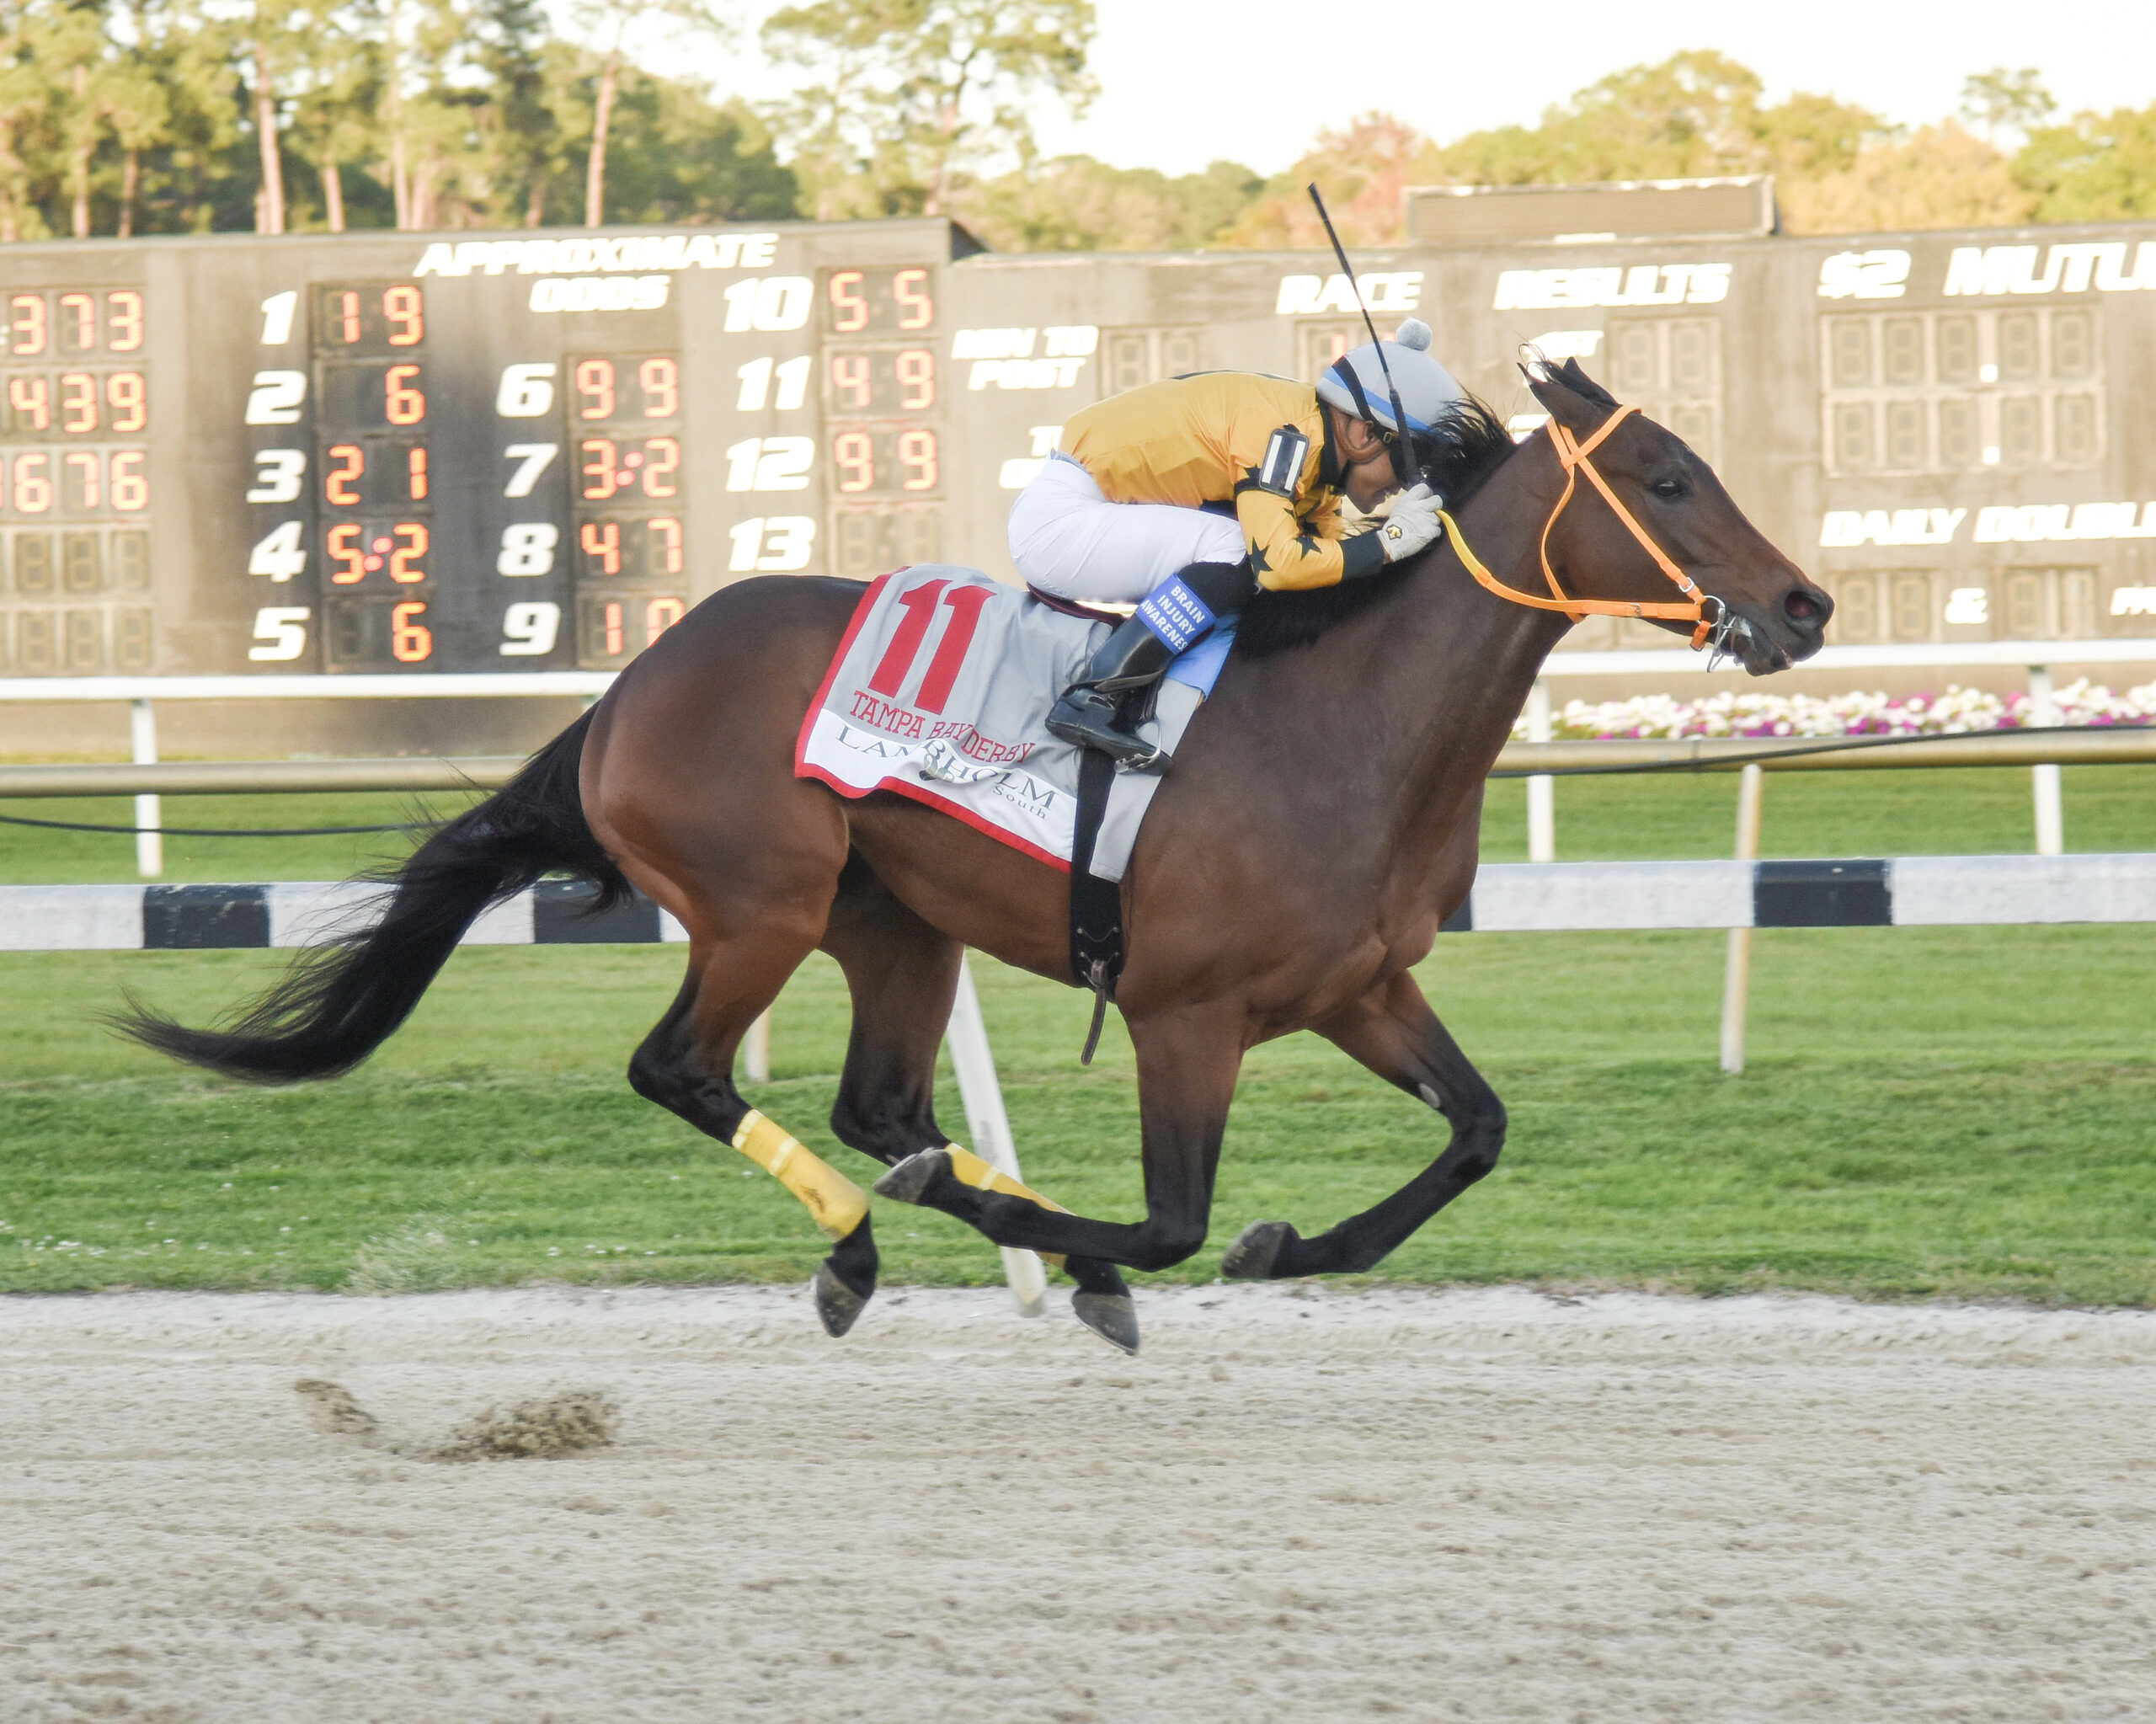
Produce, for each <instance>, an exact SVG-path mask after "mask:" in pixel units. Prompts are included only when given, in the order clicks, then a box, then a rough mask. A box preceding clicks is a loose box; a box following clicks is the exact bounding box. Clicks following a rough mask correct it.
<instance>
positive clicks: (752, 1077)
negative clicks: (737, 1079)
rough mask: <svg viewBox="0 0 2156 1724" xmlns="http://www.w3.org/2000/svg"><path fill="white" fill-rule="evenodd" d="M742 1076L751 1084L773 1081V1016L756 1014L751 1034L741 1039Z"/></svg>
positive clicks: (750, 1027)
mask: <svg viewBox="0 0 2156 1724" xmlns="http://www.w3.org/2000/svg"><path fill="white" fill-rule="evenodd" d="M741 1075H743V1076H744V1077H745V1078H747V1079H748V1080H749V1081H750V1083H769V1082H770V1081H771V1013H770V1012H769V1011H760V1012H758V1013H757V1014H756V1018H755V1022H753V1023H751V1024H750V1026H749V1033H748V1034H747V1035H745V1036H744V1037H743V1038H741Z"/></svg>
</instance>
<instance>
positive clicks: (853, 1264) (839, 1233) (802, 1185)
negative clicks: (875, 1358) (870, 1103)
mask: <svg viewBox="0 0 2156 1724" xmlns="http://www.w3.org/2000/svg"><path fill="white" fill-rule="evenodd" d="M808 953H809V942H808V941H806V940H803V941H800V942H798V943H797V942H782V941H779V940H777V939H776V938H772V937H766V938H763V939H761V940H759V941H757V942H754V943H753V944H751V943H750V942H742V941H736V942H730V943H728V944H727V945H723V946H718V947H698V946H691V948H690V958H689V974H688V977H687V979H686V980H685V981H684V982H683V983H682V985H681V991H680V994H679V995H676V996H675V1001H674V1004H673V1006H671V1008H670V1009H669V1011H667V1013H666V1016H665V1017H662V1018H661V1019H660V1020H659V1022H658V1024H657V1025H656V1026H655V1027H654V1028H653V1030H652V1032H651V1033H650V1034H649V1035H648V1036H646V1037H645V1038H644V1039H643V1044H642V1045H641V1046H640V1047H638V1049H637V1051H636V1053H635V1054H634V1055H633V1056H632V1058H631V1059H630V1061H629V1083H630V1085H631V1086H632V1087H633V1088H634V1089H635V1091H636V1092H637V1093H638V1095H640V1096H642V1097H644V1098H645V1099H646V1100H648V1101H652V1102H658V1103H659V1106H660V1107H662V1108H667V1109H669V1110H670V1111H671V1112H673V1113H678V1114H680V1116H681V1118H684V1119H686V1120H687V1121H688V1122H689V1124H691V1125H693V1126H695V1127H696V1129H697V1130H699V1131H701V1132H703V1133H705V1134H707V1135H709V1136H712V1137H715V1138H717V1139H718V1140H719V1141H720V1142H721V1143H723V1144H730V1145H732V1146H733V1147H734V1148H735V1149H737V1150H739V1151H740V1152H741V1153H742V1154H743V1155H744V1156H747V1157H748V1158H749V1159H750V1161H754V1162H755V1164H756V1165H757V1166H759V1167H761V1168H762V1169H763V1170H764V1171H765V1172H767V1173H769V1174H770V1175H771V1177H773V1178H775V1179H776V1180H777V1181H778V1182H779V1183H780V1184H782V1185H783V1186H784V1187H785V1188H787V1190H788V1191H790V1192H792V1193H793V1195H794V1196H795V1197H797V1198H799V1199H800V1200H801V1203H802V1206H803V1208H805V1209H807V1210H808V1211H809V1215H810V1217H811V1218H812V1219H813V1220H814V1221H815V1223H816V1225H818V1226H819V1228H821V1229H822V1230H823V1231H824V1234H825V1236H826V1237H827V1238H829V1239H830V1241H832V1249H831V1253H830V1256H829V1257H826V1258H825V1259H824V1261H823V1262H822V1264H821V1265H819V1267H818V1268H817V1271H816V1313H817V1315H818V1316H819V1317H821V1318H822V1319H823V1322H824V1326H825V1329H827V1330H828V1331H830V1333H832V1334H833V1335H843V1334H845V1333H846V1331H847V1330H848V1329H850V1328H851V1327H852V1326H853V1321H854V1319H855V1318H856V1317H857V1316H860V1315H861V1311H862V1307H863V1306H864V1305H867V1303H868V1300H869V1298H870V1296H871V1295H872V1294H874V1292H875V1291H876V1268H877V1257H876V1240H875V1235H874V1233H873V1231H872V1230H871V1229H870V1227H869V1222H868V1194H867V1193H866V1192H864V1191H862V1188H860V1187H859V1186H857V1185H856V1184H855V1183H854V1182H852V1181H851V1180H850V1179H848V1178H847V1177H846V1176H845V1175H844V1174H842V1173H841V1172H839V1171H838V1170H837V1169H836V1168H835V1167H833V1166H830V1164H829V1163H827V1162H826V1161H824V1160H823V1159H822V1158H821V1157H820V1156H817V1155H816V1154H815V1153H814V1151H813V1150H809V1148H807V1147H806V1146H805V1145H803V1144H801V1143H800V1142H798V1140H796V1139H795V1138H794V1137H793V1136H792V1134H790V1133H788V1132H787V1130H786V1129H785V1128H784V1127H783V1126H782V1125H780V1124H778V1122H777V1121H776V1120H774V1119H771V1118H766V1116H765V1115H763V1114H762V1113H758V1112H757V1111H756V1110H755V1108H751V1107H750V1105H749V1104H748V1102H746V1101H744V1099H743V1098H742V1096H741V1092H739V1090H737V1089H735V1088H734V1053H735V1050H736V1049H738V1048H739V1046H740V1044H741V1038H742V1037H743V1036H744V1034H745V1033H747V1031H748V1028H749V1026H750V1023H751V1022H754V1021H755V1017H756V1015H757V1014H758V1013H759V1012H760V1011H764V1010H765V1009H766V1007H768V1006H770V1004H771V1001H773V1000H774V999H775V998H776V997H777V995H778V990H779V989H780V987H781V986H782V985H783V984H784V983H785V980H786V979H787V976H788V975H790V974H792V971H793V969H794V967H795V966H796V965H797V964H798V963H800V961H801V960H802V958H804V957H806V956H807V955H808Z"/></svg>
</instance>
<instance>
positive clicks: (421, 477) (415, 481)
mask: <svg viewBox="0 0 2156 1724" xmlns="http://www.w3.org/2000/svg"><path fill="white" fill-rule="evenodd" d="M404 471H405V474H406V476H407V477H408V478H409V480H410V482H411V489H412V500H413V501H414V503H424V502H425V501H426V500H427V449H426V445H424V443H422V444H420V445H419V446H417V447H416V448H412V449H408V450H406V451H404Z"/></svg>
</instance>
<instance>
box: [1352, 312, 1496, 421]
mask: <svg viewBox="0 0 2156 1724" xmlns="http://www.w3.org/2000/svg"><path fill="white" fill-rule="evenodd" d="M1430 340H1431V334H1430V326H1429V325H1428V323H1424V322H1423V321H1422V319H1421V318H1408V319H1407V320H1406V322H1405V323H1401V326H1400V328H1398V329H1396V330H1395V331H1394V332H1393V339H1391V340H1390V341H1388V342H1386V343H1385V364H1386V365H1387V366H1390V367H1391V369H1392V387H1394V388H1395V389H1397V390H1398V391H1399V392H1400V405H1401V411H1402V412H1404V413H1405V414H1406V415H1407V427H1406V429H1407V435H1408V438H1409V440H1410V441H1411V443H1414V442H1418V441H1419V440H1421V439H1422V438H1424V437H1427V436H1428V435H1429V434H1430V433H1431V432H1432V431H1433V430H1436V429H1437V427H1438V424H1440V423H1442V422H1443V421H1444V419H1446V418H1447V417H1448V416H1449V414H1451V412H1452V410H1453V409H1454V408H1456V407H1458V406H1459V405H1460V403H1462V402H1464V401H1465V400H1466V398H1467V392H1466V391H1465V390H1464V389H1462V388H1461V387H1460V385H1459V384H1457V383H1455V382H1454V381H1453V376H1452V373H1451V372H1450V371H1447V370H1446V369H1445V368H1444V366H1441V365H1439V364H1438V362H1437V360H1434V359H1433V358H1431V357H1430ZM1317 398H1318V399H1319V400H1320V401H1322V402H1326V403H1329V404H1331V406H1334V407H1337V408H1339V409H1340V410H1341V411H1342V413H1346V414H1353V415H1354V416H1355V417H1356V418H1357V419H1367V420H1369V422H1370V423H1371V424H1374V425H1375V426H1377V427H1378V428H1379V429H1380V430H1385V431H1390V432H1392V433H1394V434H1395V435H1397V434H1398V433H1399V431H1400V429H1401V428H1400V427H1399V426H1398V425H1396V424H1394V423H1393V422H1392V396H1391V393H1390V391H1389V390H1387V388H1386V387H1385V372H1384V371H1383V370H1381V369H1380V367H1379V365H1378V350H1377V349H1376V348H1375V347H1374V346H1373V345H1371V344H1369V342H1367V341H1366V342H1364V344H1362V345H1361V346H1360V347H1358V348H1355V349H1353V350H1350V351H1349V352H1348V353H1345V354H1342V355H1341V356H1340V357H1339V358H1338V359H1337V360H1334V361H1333V362H1332V363H1331V365H1329V366H1326V370H1325V375H1324V376H1321V377H1320V378H1319V379H1318V382H1317Z"/></svg>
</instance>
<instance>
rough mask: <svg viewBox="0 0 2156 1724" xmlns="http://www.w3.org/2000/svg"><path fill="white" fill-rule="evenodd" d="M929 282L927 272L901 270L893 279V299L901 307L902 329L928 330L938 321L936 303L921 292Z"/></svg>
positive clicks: (900, 321) (900, 326) (900, 319)
mask: <svg viewBox="0 0 2156 1724" xmlns="http://www.w3.org/2000/svg"><path fill="white" fill-rule="evenodd" d="M927 280H928V271H927V270H899V272H898V274H897V275H894V276H892V277H891V297H892V298H893V299H894V300H896V301H897V302H899V307H901V309H900V311H899V328H901V329H926V328H927V327H928V326H929V325H930V324H931V323H934V322H935V321H936V302H935V301H934V300H932V299H931V298H930V297H929V296H927V295H926V293H924V292H922V291H921V288H922V287H923V286H925V285H926V282H927Z"/></svg>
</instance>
